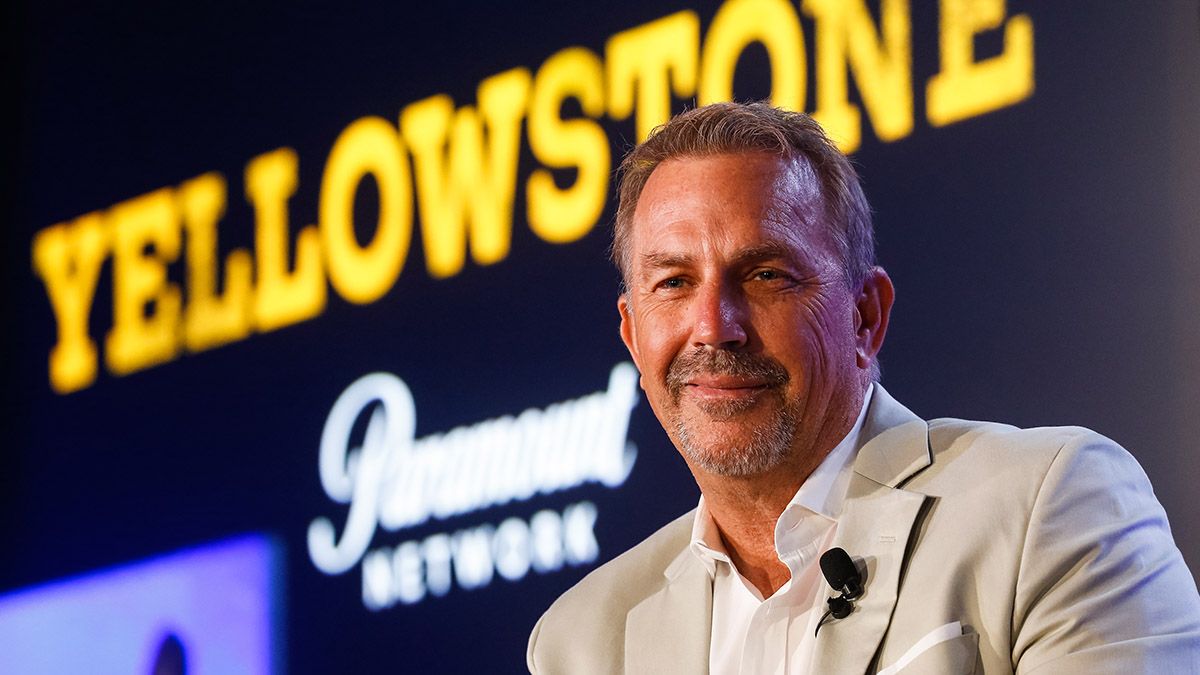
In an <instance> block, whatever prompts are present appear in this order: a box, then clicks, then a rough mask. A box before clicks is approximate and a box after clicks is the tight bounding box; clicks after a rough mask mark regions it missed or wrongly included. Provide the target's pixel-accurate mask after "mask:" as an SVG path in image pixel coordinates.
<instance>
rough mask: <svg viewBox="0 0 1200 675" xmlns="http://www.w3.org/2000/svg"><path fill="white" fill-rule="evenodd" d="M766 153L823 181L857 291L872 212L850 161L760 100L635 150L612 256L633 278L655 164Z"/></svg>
mask: <svg viewBox="0 0 1200 675" xmlns="http://www.w3.org/2000/svg"><path fill="white" fill-rule="evenodd" d="M740 152H764V153H770V154H775V155H778V156H780V157H782V158H785V159H803V160H805V161H807V162H808V164H809V166H810V167H811V168H812V170H813V173H815V174H816V176H817V178H818V180H819V181H820V183H821V195H822V201H823V202H824V211H825V213H824V215H825V218H826V219H827V220H828V225H829V232H830V234H831V235H832V238H833V242H834V244H835V246H836V247H837V251H838V254H839V256H840V257H841V260H842V270H843V272H844V273H845V277H846V283H847V284H848V285H849V286H851V287H853V286H857V285H858V284H859V283H861V282H862V281H863V279H864V278H865V277H866V274H867V273H868V272H869V271H870V270H871V268H872V267H873V266H874V265H875V233H874V229H873V228H872V225H871V207H870V205H868V204H867V198H866V195H864V194H863V191H862V186H861V185H860V184H859V180H858V173H857V172H856V171H855V170H854V166H853V165H851V163H850V160H849V159H847V158H846V156H845V155H843V154H842V153H841V151H840V150H838V149H837V146H835V145H834V144H833V142H832V141H831V140H829V137H828V136H826V135H825V131H824V130H823V129H821V126H820V125H819V124H817V123H816V121H814V120H813V118H812V117H809V116H808V115H806V114H804V113H800V112H792V111H789V110H784V109H782V108H775V107H772V106H771V105H769V104H767V103H763V102H755V103H713V104H711V105H706V106H704V107H702V108H696V109H693V110H689V111H687V112H685V113H682V114H680V115H677V116H676V117H674V118H672V119H671V120H670V121H668V122H667V123H666V124H663V125H661V126H659V127H657V128H656V129H655V130H654V131H653V132H651V134H650V137H649V138H648V139H646V140H645V141H644V142H643V143H641V144H640V145H638V146H637V147H635V148H634V149H633V150H632V151H630V153H629V154H628V155H626V156H625V159H624V161H622V162H621V167H620V169H619V175H620V178H619V182H618V187H617V198H618V205H617V218H616V224H615V226H614V228H613V243H612V251H611V256H612V260H613V262H614V263H615V264H616V265H617V268H618V269H620V271H621V277H622V279H623V280H624V281H625V282H626V284H628V282H629V275H630V271H631V270H630V267H631V260H630V252H629V239H630V232H631V229H632V220H633V213H634V211H635V210H636V209H637V203H638V199H639V198H640V197H641V194H642V188H644V187H645V186H646V181H647V180H649V178H650V174H652V173H654V170H655V169H656V168H658V165H659V164H661V163H663V162H664V161H666V160H668V159H673V158H679V157H702V156H709V155H720V154H732V153H740Z"/></svg>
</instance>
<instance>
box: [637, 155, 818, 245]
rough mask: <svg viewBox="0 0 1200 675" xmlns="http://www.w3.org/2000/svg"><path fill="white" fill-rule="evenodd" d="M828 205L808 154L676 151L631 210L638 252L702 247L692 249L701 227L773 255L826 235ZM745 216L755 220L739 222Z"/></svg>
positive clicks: (719, 240) (721, 240)
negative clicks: (678, 154)
mask: <svg viewBox="0 0 1200 675" xmlns="http://www.w3.org/2000/svg"><path fill="white" fill-rule="evenodd" d="M710 190H711V191H713V192H710ZM824 212H825V209H824V204H823V197H822V192H821V189H820V185H819V179H818V178H817V176H816V173H815V172H814V171H813V170H812V167H811V166H810V165H809V163H808V161H807V160H806V159H804V158H802V157H801V158H796V159H792V158H786V157H781V156H779V155H774V154H769V153H762V152H754V153H736V154H735V153H729V154H718V155H704V156H695V157H693V156H685V157H675V158H671V159H669V160H666V161H664V162H663V163H662V164H660V165H659V167H658V168H657V169H655V172H654V173H653V174H651V176H650V179H649V180H648V181H647V183H646V188H645V189H644V190H643V193H642V199H640V200H639V203H638V208H637V211H636V212H635V214H634V217H633V223H632V225H633V227H632V230H633V232H632V233H631V234H632V240H633V242H632V243H633V248H634V251H635V257H636V258H639V259H644V260H645V262H650V263H657V262H660V261H662V260H663V259H664V258H665V257H667V256H672V257H682V256H685V255H691V254H694V253H698V252H699V251H694V250H692V251H689V249H695V246H696V244H697V243H699V242H697V241H696V238H695V237H696V234H697V232H700V231H703V233H704V234H705V235H706V236H707V238H708V239H709V240H710V241H709V242H708V243H710V244H725V245H726V246H727V247H729V248H731V249H745V256H746V257H767V256H766V253H772V252H773V253H775V254H782V253H785V252H786V249H788V248H789V247H793V246H798V245H799V246H804V247H806V248H807V246H805V244H806V242H811V240H814V239H815V240H819V241H822V243H827V238H828V236H829V233H828V228H827V227H825V223H824V221H825V218H824ZM713 221H717V222H716V223H714V222H713ZM745 221H752V222H754V223H755V224H756V225H757V227H756V228H753V230H748V229H747V228H745V227H741V228H739V227H736V225H737V224H743V225H744V224H745ZM726 225H728V227H724V226H726ZM647 256H649V257H647ZM739 257H740V256H739ZM656 266H657V265H656Z"/></svg>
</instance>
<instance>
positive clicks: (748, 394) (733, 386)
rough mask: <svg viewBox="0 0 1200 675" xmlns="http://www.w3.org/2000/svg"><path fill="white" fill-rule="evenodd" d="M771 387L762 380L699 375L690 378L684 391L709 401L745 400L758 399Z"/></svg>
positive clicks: (731, 376)
mask: <svg viewBox="0 0 1200 675" xmlns="http://www.w3.org/2000/svg"><path fill="white" fill-rule="evenodd" d="M769 386H771V385H770V384H769V383H768V382H766V381H764V380H762V379H761V378H750V377H738V376H733V375H698V376H695V377H692V378H690V379H689V380H688V381H687V383H686V384H685V385H684V390H685V391H686V392H687V393H688V395H690V396H695V397H698V398H701V399H707V400H744V399H752V398H755V397H757V396H758V395H759V394H760V393H761V392H762V391H764V390H765V389H767V387H769Z"/></svg>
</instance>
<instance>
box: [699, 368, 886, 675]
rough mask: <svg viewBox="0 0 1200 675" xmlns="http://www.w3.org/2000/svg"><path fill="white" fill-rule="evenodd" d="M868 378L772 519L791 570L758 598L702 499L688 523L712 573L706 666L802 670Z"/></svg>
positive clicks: (820, 608)
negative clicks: (856, 403)
mask: <svg viewBox="0 0 1200 675" xmlns="http://www.w3.org/2000/svg"><path fill="white" fill-rule="evenodd" d="M873 390H874V385H871V387H869V388H868V389H867V392H866V395H865V396H864V397H863V406H862V409H861V410H859V412H858V419H857V420H856V421H855V422H854V426H853V427H851V428H850V432H849V433H848V434H846V437H845V438H843V439H842V441H841V442H840V443H838V444H837V446H836V447H834V449H833V451H832V452H830V453H829V455H828V456H827V457H826V458H825V459H824V460H823V461H822V462H821V464H820V466H818V467H817V469H816V470H815V471H813V473H812V475H811V476H809V477H808V480H806V481H804V484H803V485H801V486H800V489H799V490H797V491H796V496H794V497H792V500H791V502H789V503H788V505H787V508H785V509H784V510H783V513H782V514H781V515H780V516H779V520H778V521H777V522H776V524H775V551H776V553H777V554H778V555H779V560H780V561H781V562H782V563H783V564H785V565H787V567H788V569H789V570H790V571H791V573H792V578H791V579H790V580H788V581H787V583H785V584H784V585H783V586H781V587H780V588H779V590H778V591H776V592H775V594H774V595H772V596H771V597H769V598H766V599H764V598H763V597H762V595H761V594H760V593H759V592H758V589H757V588H755V587H754V585H753V584H751V583H750V582H749V581H747V580H746V578H745V577H743V576H742V575H741V573H739V572H738V571H737V568H736V567H734V564H733V561H732V560H731V559H730V557H729V554H728V553H727V552H726V550H725V545H724V543H723V542H722V541H721V534H720V531H719V530H718V529H717V524H716V522H715V521H714V520H713V519H712V516H711V515H710V514H709V512H708V508H707V507H706V506H705V505H704V497H703V496H701V497H700V504H699V506H698V507H697V509H696V518H695V520H694V522H693V524H692V543H691V549H692V552H693V553H694V554H695V555H696V556H697V557H698V558H699V559H700V561H701V562H703V563H704V565H705V566H706V567H707V569H708V572H709V575H710V576H711V577H712V579H713V614H712V641H711V642H710V644H709V671H710V672H712V673H721V674H724V673H747V674H750V673H754V674H755V675H757V674H759V673H764V674H766V673H771V674H778V675H785V674H793V673H808V672H809V671H810V666H811V664H812V654H813V647H814V645H815V643H816V638H815V637H814V636H813V632H814V631H815V630H816V627H817V621H819V620H820V617H821V615H822V614H823V613H824V609H825V602H824V600H825V597H826V595H827V594H826V593H823V592H822V589H823V588H824V586H825V582H824V580H823V579H822V576H821V570H820V566H819V565H817V564H816V562H817V560H818V558H819V557H820V555H821V553H823V552H825V551H826V550H827V549H828V548H829V545H830V543H831V542H832V541H833V535H834V533H835V532H836V530H837V519H838V516H840V515H841V512H842V502H843V500H844V499H845V497H846V488H847V486H848V485H849V483H850V475H851V467H852V466H853V464H854V461H853V460H854V456H855V450H856V448H857V447H858V436H859V433H860V432H861V431H862V425H863V420H864V419H866V416H867V407H868V404H869V402H870V400H871V394H872V392H873Z"/></svg>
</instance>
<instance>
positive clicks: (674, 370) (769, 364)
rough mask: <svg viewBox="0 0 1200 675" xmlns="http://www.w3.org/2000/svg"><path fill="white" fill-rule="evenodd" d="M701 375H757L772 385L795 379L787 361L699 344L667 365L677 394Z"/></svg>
mask: <svg viewBox="0 0 1200 675" xmlns="http://www.w3.org/2000/svg"><path fill="white" fill-rule="evenodd" d="M698 375H729V376H733V377H746V378H753V379H756V380H762V381H763V382H764V383H766V384H767V385H768V386H777V385H781V384H784V383H785V382H787V381H788V380H790V379H791V376H789V375H788V372H787V369H786V368H784V367H783V364H781V363H780V362H778V361H776V360H775V359H773V358H771V357H769V356H763V355H761V354H751V353H749V352H733V351H728V350H723V349H708V348H706V347H697V348H696V349H693V350H692V351H688V352H682V353H680V354H679V355H678V356H676V357H675V358H674V360H672V361H671V365H670V367H668V368H667V390H668V391H670V392H671V394H672V395H673V396H676V397H677V396H679V394H680V392H682V391H683V388H684V386H686V385H687V383H688V381H690V380H691V379H693V378H694V377H696V376H698Z"/></svg>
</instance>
